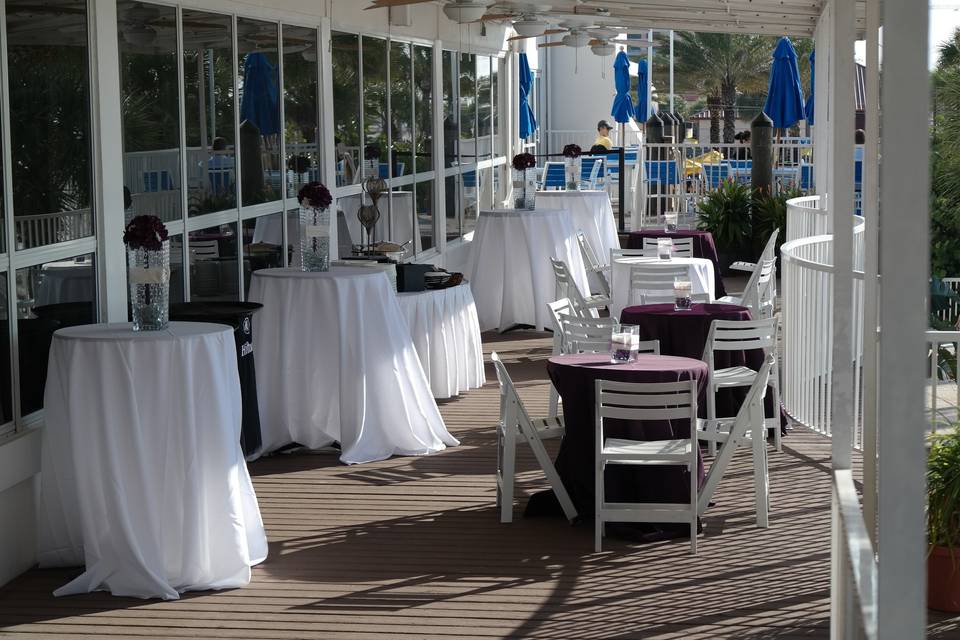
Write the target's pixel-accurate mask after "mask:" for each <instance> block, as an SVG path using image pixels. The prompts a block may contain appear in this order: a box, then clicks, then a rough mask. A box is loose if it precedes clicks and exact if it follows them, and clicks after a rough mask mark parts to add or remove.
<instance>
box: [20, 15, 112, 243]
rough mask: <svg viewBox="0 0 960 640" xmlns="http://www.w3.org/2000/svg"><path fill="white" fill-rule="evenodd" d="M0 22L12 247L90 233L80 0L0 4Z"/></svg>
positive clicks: (86, 98)
mask: <svg viewBox="0 0 960 640" xmlns="http://www.w3.org/2000/svg"><path fill="white" fill-rule="evenodd" d="M6 23H7V59H8V67H9V70H10V71H9V73H10V77H9V78H8V86H9V90H10V122H9V124H10V140H11V145H12V150H11V151H12V154H11V155H12V157H13V166H12V171H13V209H14V215H15V216H16V222H15V227H14V228H15V230H16V243H17V247H18V248H30V247H38V246H42V245H48V244H53V243H56V242H64V241H67V240H74V239H76V238H83V237H86V236H91V235H93V225H94V223H93V213H92V211H91V209H90V202H91V189H92V182H91V177H90V111H89V104H90V101H89V90H90V87H89V69H88V66H87V56H88V54H89V52H88V48H87V3H86V0H60V1H59V2H55V3H53V2H48V1H45V0H24V1H23V2H16V3H7V16H6ZM43 25H48V26H43ZM50 25H52V26H50Z"/></svg>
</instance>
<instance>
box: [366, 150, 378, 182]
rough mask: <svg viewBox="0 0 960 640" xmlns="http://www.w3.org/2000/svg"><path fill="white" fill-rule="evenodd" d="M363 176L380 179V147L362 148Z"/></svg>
mask: <svg viewBox="0 0 960 640" xmlns="http://www.w3.org/2000/svg"><path fill="white" fill-rule="evenodd" d="M363 175H364V176H366V177H378V178H379V177H380V145H378V144H368V145H367V146H366V147H364V148H363Z"/></svg>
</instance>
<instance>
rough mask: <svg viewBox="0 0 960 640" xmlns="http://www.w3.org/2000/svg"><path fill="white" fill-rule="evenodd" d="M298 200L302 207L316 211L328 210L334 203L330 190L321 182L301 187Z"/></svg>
mask: <svg viewBox="0 0 960 640" xmlns="http://www.w3.org/2000/svg"><path fill="white" fill-rule="evenodd" d="M297 200H299V201H300V206H301V207H314V208H315V209H326V208H327V207H329V206H330V203H332V202H333V197H332V196H331V195H330V190H329V189H327V188H326V187H325V186H323V185H322V184H321V183H319V182H308V183H307V184H305V185H303V186H302V187H300V191H299V192H298V193H297Z"/></svg>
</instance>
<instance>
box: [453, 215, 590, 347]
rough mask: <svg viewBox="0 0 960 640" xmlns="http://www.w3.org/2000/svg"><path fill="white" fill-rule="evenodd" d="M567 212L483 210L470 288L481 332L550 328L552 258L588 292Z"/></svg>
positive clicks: (472, 257) (553, 293)
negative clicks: (513, 327) (568, 269)
mask: <svg viewBox="0 0 960 640" xmlns="http://www.w3.org/2000/svg"><path fill="white" fill-rule="evenodd" d="M576 234H577V228H576V226H574V224H573V216H572V215H571V214H570V212H569V211H564V210H559V209H537V210H535V211H516V210H513V209H507V210H497V211H481V212H480V216H479V218H478V219H477V227H476V230H475V231H474V234H473V242H472V243H471V246H470V266H469V269H468V273H469V279H470V288H471V289H472V291H473V298H474V300H476V303H477V315H478V316H479V318H480V329H481V330H483V331H486V330H488V329H496V328H500V329H501V330H506V329H509V328H510V327H512V326H514V325H517V324H527V325H533V326H534V327H536V328H537V329H538V330H540V331H542V330H543V329H544V328H546V327H549V326H550V312H549V309H547V303H549V302H553V301H554V300H556V282H555V279H554V277H553V267H552V266H551V265H550V258H556V259H559V260H563V261H564V262H566V263H567V266H568V267H569V268H570V272H571V274H572V275H573V278H574V280H575V281H576V283H577V286H579V287H580V290H581V291H582V292H584V293H586V292H587V272H586V270H585V269H584V267H583V258H582V257H581V255H580V247H579V245H578V244H577V235H576Z"/></svg>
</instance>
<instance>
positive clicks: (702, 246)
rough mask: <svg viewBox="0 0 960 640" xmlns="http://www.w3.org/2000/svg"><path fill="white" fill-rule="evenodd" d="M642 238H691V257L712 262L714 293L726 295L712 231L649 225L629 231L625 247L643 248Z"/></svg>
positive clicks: (720, 295)
mask: <svg viewBox="0 0 960 640" xmlns="http://www.w3.org/2000/svg"><path fill="white" fill-rule="evenodd" d="M644 238H693V257H694V258H706V259H707V260H709V261H710V262H712V263H713V282H714V295H716V297H718V298H722V297H723V296H725V295H727V290H726V289H724V288H723V278H721V277H720V259H719V258H718V257H717V245H716V244H714V242H713V234H712V233H710V232H709V231H700V230H699V229H682V230H678V231H664V230H663V229H662V228H661V229H658V228H656V227H651V228H649V229H641V230H640V231H631V232H630V239H629V240H628V241H627V248H628V249H643V239H644Z"/></svg>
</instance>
